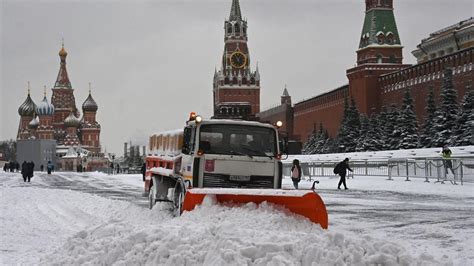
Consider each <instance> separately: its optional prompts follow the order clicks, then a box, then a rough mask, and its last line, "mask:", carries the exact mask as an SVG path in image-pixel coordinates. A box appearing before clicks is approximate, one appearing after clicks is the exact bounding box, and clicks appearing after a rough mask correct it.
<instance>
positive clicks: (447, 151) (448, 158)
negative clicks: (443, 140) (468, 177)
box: [441, 144, 457, 185]
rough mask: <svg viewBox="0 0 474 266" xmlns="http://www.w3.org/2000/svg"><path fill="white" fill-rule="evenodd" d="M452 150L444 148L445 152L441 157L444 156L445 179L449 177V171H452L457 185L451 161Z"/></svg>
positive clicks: (454, 182) (445, 146)
mask: <svg viewBox="0 0 474 266" xmlns="http://www.w3.org/2000/svg"><path fill="white" fill-rule="evenodd" d="M451 154H452V152H451V150H450V149H449V147H448V145H447V144H446V145H444V146H443V150H442V151H441V155H442V156H443V165H444V177H445V178H447V177H448V169H449V170H451V173H452V174H453V179H454V181H453V184H455V185H457V183H456V175H455V174H454V170H453V161H452V160H451Z"/></svg>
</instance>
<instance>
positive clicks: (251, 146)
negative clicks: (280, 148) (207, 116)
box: [199, 124, 277, 157]
mask: <svg viewBox="0 0 474 266" xmlns="http://www.w3.org/2000/svg"><path fill="white" fill-rule="evenodd" d="M199 149H200V150H202V151H204V153H207V154H226V155H244V156H249V157H253V156H266V157H274V156H275V155H276V152H277V148H276V135H275V130H273V129H271V128H267V127H259V126H248V125H229V124H213V125H202V126H201V128H200V138H199Z"/></svg>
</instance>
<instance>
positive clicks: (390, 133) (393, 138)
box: [385, 104, 401, 150]
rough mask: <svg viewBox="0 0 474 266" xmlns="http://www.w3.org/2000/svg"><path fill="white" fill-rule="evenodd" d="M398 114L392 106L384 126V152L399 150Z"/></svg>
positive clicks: (396, 109)
mask: <svg viewBox="0 0 474 266" xmlns="http://www.w3.org/2000/svg"><path fill="white" fill-rule="evenodd" d="M399 121H400V112H399V110H398V107H397V106H396V105H394V104H393V105H392V106H391V108H390V112H389V115H388V121H387V122H388V123H387V125H386V130H387V131H386V134H387V137H388V141H387V143H386V148H385V149H386V150H398V149H399V148H400V139H401V138H400V136H401V131H400V123H399Z"/></svg>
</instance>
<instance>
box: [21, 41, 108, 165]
mask: <svg viewBox="0 0 474 266" xmlns="http://www.w3.org/2000/svg"><path fill="white" fill-rule="evenodd" d="M59 57H60V67H59V73H58V77H57V79H56V82H55V84H54V87H53V88H52V91H53V94H52V97H51V103H49V102H48V99H47V97H46V87H45V90H44V98H43V100H42V101H41V102H40V103H39V104H38V105H36V104H35V103H34V102H33V100H32V99H31V97H30V88H29V83H28V95H27V97H26V100H25V101H24V102H23V103H22V104H21V105H20V107H19V108H18V114H19V115H20V123H19V126H18V133H17V141H18V146H19V147H21V149H19V150H18V158H19V159H20V160H21V159H23V158H32V159H34V161H38V163H36V162H35V165H37V166H38V167H39V165H40V163H39V162H41V164H46V163H47V161H48V160H52V161H56V159H57V160H58V166H59V167H58V168H57V169H59V170H61V168H62V169H64V170H65V169H66V168H63V167H62V166H63V165H65V164H63V163H62V162H61V158H62V157H64V156H65V155H67V154H68V151H70V149H71V148H74V149H80V150H86V151H87V154H88V157H90V158H103V154H101V146H100V131H101V127H100V124H99V123H98V122H97V120H96V114H97V110H98V105H97V103H96V102H95V100H94V98H92V94H91V90H90V88H89V96H88V97H87V99H86V100H85V101H84V103H83V104H82V114H83V115H82V117H80V111H79V110H78V109H77V107H76V103H75V98H74V89H73V88H72V85H71V82H70V80H69V76H68V73H67V69H66V57H67V52H66V50H65V49H64V45H63V46H62V48H61V50H60V51H59ZM52 143H54V145H53V144H52ZM53 146H54V147H55V149H54V150H53V157H51V154H49V153H46V152H45V150H43V149H47V150H48V151H49V150H50V149H51V147H53ZM38 149H40V150H38ZM32 154H35V155H34V156H33V155H32ZM32 156H33V157H32ZM70 156H71V155H70V154H69V157H70ZM53 158H54V159H53ZM94 160H95V161H96V159H94ZM104 163H105V162H104ZM85 164H86V166H85V167H86V168H88V170H95V169H97V167H98V164H97V162H96V163H94V166H93V167H92V164H91V166H90V167H87V160H85Z"/></svg>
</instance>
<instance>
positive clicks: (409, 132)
mask: <svg viewBox="0 0 474 266" xmlns="http://www.w3.org/2000/svg"><path fill="white" fill-rule="evenodd" d="M399 125H400V131H401V132H400V144H399V146H398V148H399V149H413V148H418V147H419V146H420V142H419V136H418V121H417V120H416V115H415V112H414V111H413V98H412V97H411V95H410V90H409V89H408V88H407V89H406V90H405V94H404V97H403V105H402V109H401V111H400V116H399Z"/></svg>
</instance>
